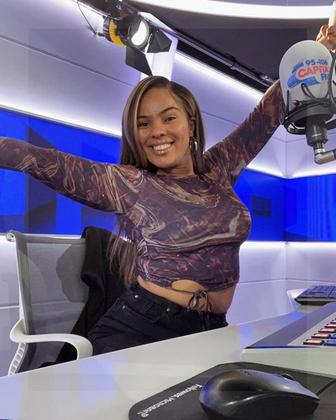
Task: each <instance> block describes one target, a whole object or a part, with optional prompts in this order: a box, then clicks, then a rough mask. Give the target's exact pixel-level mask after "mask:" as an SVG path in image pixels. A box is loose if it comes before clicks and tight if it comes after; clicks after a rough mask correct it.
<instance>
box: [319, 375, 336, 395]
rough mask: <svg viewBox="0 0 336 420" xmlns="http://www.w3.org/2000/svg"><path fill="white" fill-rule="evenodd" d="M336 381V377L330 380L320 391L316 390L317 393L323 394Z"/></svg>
mask: <svg viewBox="0 0 336 420" xmlns="http://www.w3.org/2000/svg"><path fill="white" fill-rule="evenodd" d="M334 383H336V379H333V380H332V381H330V382H328V383H327V384H326V385H324V386H323V387H322V388H321V389H320V390H319V391H318V392H315V394H316V395H320V394H322V392H324V391H325V390H326V389H328V388H329V387H330V386H331V385H333V384H334Z"/></svg>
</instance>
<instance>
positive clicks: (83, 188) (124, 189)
mask: <svg viewBox="0 0 336 420" xmlns="http://www.w3.org/2000/svg"><path fill="white" fill-rule="evenodd" d="M282 109H283V102H282V97H281V91H280V87H279V83H276V84H275V85H273V86H272V87H271V88H270V89H269V90H268V91H267V92H266V94H265V95H264V96H263V98H262V100H261V102H260V103H259V105H258V106H257V107H256V108H255V109H254V110H253V112H252V113H251V114H250V115H249V116H248V117H247V118H246V120H245V121H244V122H243V123H242V124H241V125H240V126H239V127H238V128H237V129H236V130H235V131H234V132H232V133H231V134H230V135H229V136H228V137H226V138H225V139H223V140H222V141H220V142H219V143H217V144H216V145H214V146H213V147H211V148H210V149H209V150H207V151H206V152H205V154H204V159H205V161H206V166H207V167H208V170H207V172H206V173H205V174H203V175H191V176H187V177H183V178H172V177H170V176H167V175H162V176H160V175H155V174H153V173H151V172H149V171H147V170H141V169H137V168H135V167H133V166H128V165H113V164H104V163H98V162H93V161H90V160H86V159H82V158H79V157H76V156H73V155H69V154H66V153H62V152H59V151H57V150H54V149H48V148H40V147H36V146H33V145H30V144H28V143H25V142H21V141H15V140H12V139H7V138H0V167H2V168H6V169H13V170H17V171H23V172H26V173H29V174H30V175H32V176H33V177H35V178H36V179H38V180H39V181H41V182H43V183H44V184H46V185H47V186H49V187H51V188H53V189H54V190H56V191H58V192H59V193H61V194H64V195H66V196H68V197H70V198H72V199H74V200H77V201H79V202H81V203H84V204H85V205H88V206H91V207H95V208H98V209H101V210H104V211H110V212H115V213H116V214H118V215H119V216H120V217H122V218H123V222H125V221H126V232H128V233H129V234H130V235H131V237H132V239H133V241H134V243H135V246H136V249H137V256H136V261H135V270H136V274H137V275H140V276H141V277H142V278H143V279H145V280H149V281H152V282H154V283H156V284H158V285H160V286H163V287H170V286H171V283H172V282H173V281H175V280H177V279H190V280H194V281H196V282H198V283H200V284H201V285H202V286H203V287H204V288H205V289H206V290H209V291H216V290H223V289H226V288H228V287H230V286H232V285H234V284H235V283H237V281H238V279H239V256H238V252H239V247H240V245H241V243H242V242H243V241H244V240H245V239H246V238H247V236H248V234H249V230H250V223H251V221H250V216H249V213H248V210H247V209H246V208H245V206H244V205H243V203H242V202H241V201H240V200H239V198H238V197H237V196H236V194H235V193H234V191H233V189H232V187H233V185H234V182H235V180H236V179H237V177H238V175H239V174H240V172H241V171H242V170H243V169H244V168H245V167H246V165H247V164H248V163H249V162H250V161H251V160H252V159H253V158H254V157H255V156H256V154H257V153H258V152H259V151H260V150H261V148H262V147H263V146H264V145H265V143H266V142H267V140H268V139H269V138H270V137H271V136H272V134H273V132H274V131H275V129H276V128H277V127H278V125H279V121H280V118H281V114H282Z"/></svg>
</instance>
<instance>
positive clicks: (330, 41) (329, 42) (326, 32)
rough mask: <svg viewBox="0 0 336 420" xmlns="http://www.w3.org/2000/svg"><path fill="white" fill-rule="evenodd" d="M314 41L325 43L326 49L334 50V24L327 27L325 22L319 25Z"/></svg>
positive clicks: (335, 47) (335, 40)
mask: <svg viewBox="0 0 336 420" xmlns="http://www.w3.org/2000/svg"><path fill="white" fill-rule="evenodd" d="M316 41H317V42H320V43H321V44H323V45H325V46H326V47H327V48H328V50H330V51H335V50H336V26H330V27H328V25H327V24H325V25H323V26H321V28H320V32H319V33H318V35H317V37H316Z"/></svg>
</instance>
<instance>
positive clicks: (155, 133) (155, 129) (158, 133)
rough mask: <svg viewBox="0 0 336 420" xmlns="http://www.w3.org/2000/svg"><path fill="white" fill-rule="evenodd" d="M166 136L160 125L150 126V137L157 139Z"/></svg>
mask: <svg viewBox="0 0 336 420" xmlns="http://www.w3.org/2000/svg"><path fill="white" fill-rule="evenodd" d="M165 134H166V130H165V128H164V126H163V124H161V123H154V124H153V126H152V137H153V138H159V137H162V136H164V135H165Z"/></svg>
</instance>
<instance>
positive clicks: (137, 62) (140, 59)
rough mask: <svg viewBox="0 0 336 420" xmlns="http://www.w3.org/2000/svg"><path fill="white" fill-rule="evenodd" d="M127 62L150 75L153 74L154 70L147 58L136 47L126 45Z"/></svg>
mask: <svg viewBox="0 0 336 420" xmlns="http://www.w3.org/2000/svg"><path fill="white" fill-rule="evenodd" d="M125 62H126V64H127V65H128V66H131V67H133V68H134V69H136V70H138V71H141V73H145V74H147V75H148V76H151V75H152V71H151V69H150V67H149V64H148V62H147V58H146V56H145V54H144V53H143V52H141V51H140V50H137V49H136V48H132V47H126V60H125Z"/></svg>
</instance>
